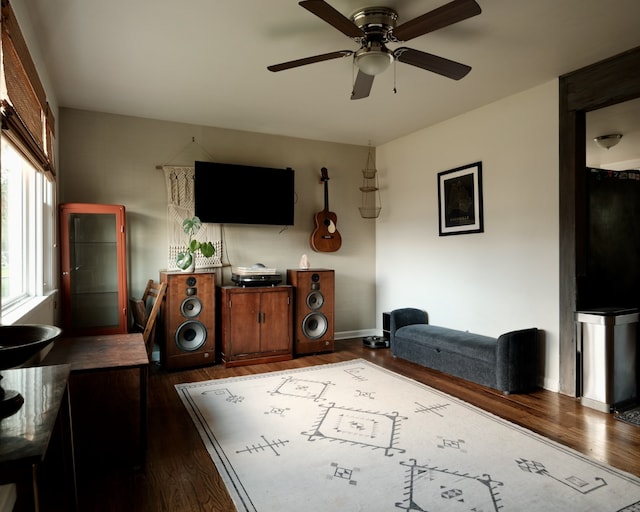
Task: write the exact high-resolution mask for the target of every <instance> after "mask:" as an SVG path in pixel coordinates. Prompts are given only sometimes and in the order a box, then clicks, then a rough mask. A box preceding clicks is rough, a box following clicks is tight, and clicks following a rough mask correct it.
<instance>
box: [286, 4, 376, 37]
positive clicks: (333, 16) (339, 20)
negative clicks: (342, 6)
mask: <svg viewBox="0 0 640 512" xmlns="http://www.w3.org/2000/svg"><path fill="white" fill-rule="evenodd" d="M298 4H299V5H301V6H302V7H304V8H305V9H306V10H307V11H309V12H311V13H313V14H315V15H316V16H317V17H318V18H322V19H323V20H324V21H326V22H327V23H328V24H329V25H331V26H332V27H334V28H337V29H338V30H339V31H340V32H342V33H343V34H344V35H346V36H348V37H363V36H364V32H362V30H361V29H359V28H358V27H357V26H356V25H354V24H353V22H352V21H351V20H350V19H349V18H347V17H345V16H343V15H342V14H341V13H340V12H338V11H336V10H335V9H334V8H333V7H331V6H330V5H329V4H328V3H327V2H325V1H324V0H303V1H302V2H298Z"/></svg>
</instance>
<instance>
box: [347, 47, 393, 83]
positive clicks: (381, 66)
mask: <svg viewBox="0 0 640 512" xmlns="http://www.w3.org/2000/svg"><path fill="white" fill-rule="evenodd" d="M392 60H393V55H392V54H391V53H389V52H388V51H385V50H377V49H376V50H371V49H369V48H363V49H361V50H359V51H358V52H356V57H355V61H356V66H358V69H359V70H360V71H362V72H363V73H365V74H367V75H371V76H375V75H379V74H380V73H382V72H383V71H384V70H385V69H387V68H388V67H389V64H391V61H392Z"/></svg>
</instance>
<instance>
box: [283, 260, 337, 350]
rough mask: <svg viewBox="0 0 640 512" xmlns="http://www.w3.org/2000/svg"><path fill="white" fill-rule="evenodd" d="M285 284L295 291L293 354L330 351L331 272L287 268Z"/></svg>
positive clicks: (332, 289) (333, 283)
mask: <svg viewBox="0 0 640 512" xmlns="http://www.w3.org/2000/svg"><path fill="white" fill-rule="evenodd" d="M287 282H288V283H289V284H290V285H292V286H293V287H294V288H295V301H294V302H295V307H294V313H293V322H294V323H293V330H294V333H295V340H294V353H295V354H296V355H298V354H313V353H316V352H329V351H333V349H334V324H333V319H334V307H335V306H334V304H335V301H334V295H335V274H334V271H333V270H326V269H309V270H301V269H289V270H287Z"/></svg>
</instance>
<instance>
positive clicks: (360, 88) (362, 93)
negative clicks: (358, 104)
mask: <svg viewBox="0 0 640 512" xmlns="http://www.w3.org/2000/svg"><path fill="white" fill-rule="evenodd" d="M374 78H375V77H374V76H373V75H367V74H366V73H363V72H362V71H358V76H356V83H355V84H353V91H352V92H351V99H352V100H360V99H362V98H366V97H367V96H369V93H370V92H371V86H372V85H373V79H374Z"/></svg>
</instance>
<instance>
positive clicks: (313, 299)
mask: <svg viewBox="0 0 640 512" xmlns="http://www.w3.org/2000/svg"><path fill="white" fill-rule="evenodd" d="M323 304H324V295H322V293H320V292H318V291H315V292H311V293H310V294H309V295H307V307H308V308H309V309H313V310H316V309H320V308H321V307H322V305H323Z"/></svg>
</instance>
